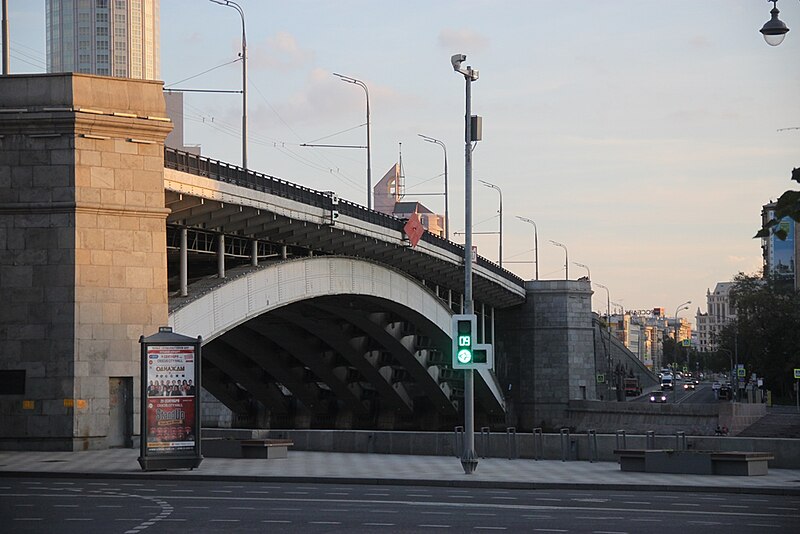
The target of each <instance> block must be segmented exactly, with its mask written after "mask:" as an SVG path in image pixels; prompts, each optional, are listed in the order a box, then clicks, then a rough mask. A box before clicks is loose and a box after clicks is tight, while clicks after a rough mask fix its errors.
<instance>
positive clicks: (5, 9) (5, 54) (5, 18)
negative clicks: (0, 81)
mask: <svg viewBox="0 0 800 534" xmlns="http://www.w3.org/2000/svg"><path fill="white" fill-rule="evenodd" d="M9 38H10V37H9V35H8V0H3V75H6V74H8V68H9V67H8V63H9V57H10V47H9V45H8V41H9Z"/></svg>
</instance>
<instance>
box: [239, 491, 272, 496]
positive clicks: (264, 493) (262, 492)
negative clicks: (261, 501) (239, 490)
mask: <svg viewBox="0 0 800 534" xmlns="http://www.w3.org/2000/svg"><path fill="white" fill-rule="evenodd" d="M245 493H246V494H247V495H269V494H270V493H271V492H269V491H245Z"/></svg>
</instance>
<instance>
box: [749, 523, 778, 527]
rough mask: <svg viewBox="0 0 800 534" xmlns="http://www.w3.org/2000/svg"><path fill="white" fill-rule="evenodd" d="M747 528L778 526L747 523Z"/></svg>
mask: <svg viewBox="0 0 800 534" xmlns="http://www.w3.org/2000/svg"><path fill="white" fill-rule="evenodd" d="M746 526H748V527H759V528H778V527H780V525H770V524H766V523H747V525H746Z"/></svg>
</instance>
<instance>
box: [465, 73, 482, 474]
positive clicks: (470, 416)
mask: <svg viewBox="0 0 800 534" xmlns="http://www.w3.org/2000/svg"><path fill="white" fill-rule="evenodd" d="M471 72H472V67H467V73H468V74H466V75H465V76H464V80H465V93H466V111H465V114H464V226H465V230H464V313H466V314H471V313H474V307H473V301H472V120H471V119H472V74H471ZM474 380H475V377H474V373H473V370H472V369H465V370H464V430H465V439H464V454H463V455H462V456H461V466H462V467H463V468H464V472H465V473H466V474H471V473H473V472H475V469H476V468H477V467H478V457H477V456H476V455H475V383H474Z"/></svg>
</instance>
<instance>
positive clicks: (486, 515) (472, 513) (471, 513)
mask: <svg viewBox="0 0 800 534" xmlns="http://www.w3.org/2000/svg"><path fill="white" fill-rule="evenodd" d="M467 515H476V516H484V517H494V516H496V515H497V514H481V513H479V512H470V513H467Z"/></svg>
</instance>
